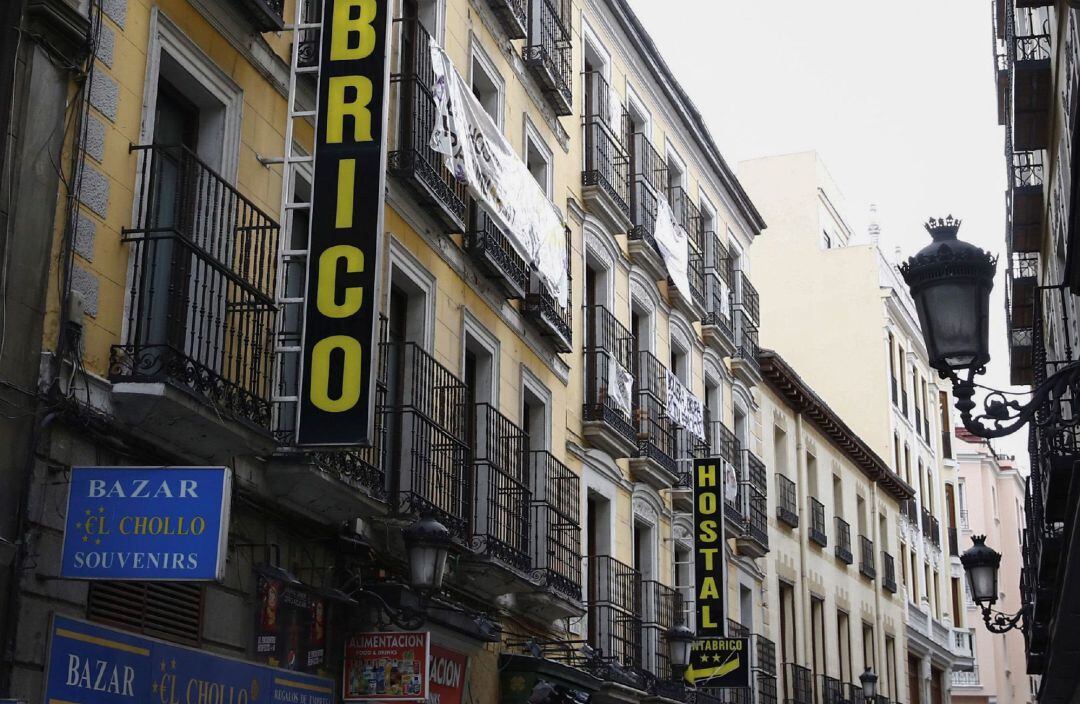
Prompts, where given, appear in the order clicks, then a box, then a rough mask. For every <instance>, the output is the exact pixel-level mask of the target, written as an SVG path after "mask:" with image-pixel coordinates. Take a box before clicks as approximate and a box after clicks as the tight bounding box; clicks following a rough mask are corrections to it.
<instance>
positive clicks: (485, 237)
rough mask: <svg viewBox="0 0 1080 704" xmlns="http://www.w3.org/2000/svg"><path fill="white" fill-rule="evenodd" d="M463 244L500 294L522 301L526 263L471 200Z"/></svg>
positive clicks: (487, 216)
mask: <svg viewBox="0 0 1080 704" xmlns="http://www.w3.org/2000/svg"><path fill="white" fill-rule="evenodd" d="M464 245H465V251H466V252H468V253H469V254H470V255H471V256H472V258H473V260H474V261H475V262H476V263H477V264H478V265H479V266H480V268H481V269H483V271H484V272H485V273H486V274H487V276H488V278H489V279H490V280H492V281H494V282H495V283H496V284H497V285H498V286H499V288H500V289H501V290H502V292H503V295H505V296H506V297H507V298H513V299H522V298H525V292H526V290H527V289H528V287H529V272H530V268H529V264H528V263H527V262H526V261H525V258H524V257H523V256H522V255H521V254H520V253H519V252H518V249H517V247H516V246H514V244H513V243H512V242H511V240H510V238H509V237H507V235H506V233H505V232H503V230H502V228H501V227H499V225H498V223H497V222H495V219H494V218H492V217H491V215H489V214H488V212H487V211H486V210H485V209H484V208H483V206H481V205H480V204H479V203H477V202H476V201H475V200H471V201H470V206H469V226H468V228H467V229H466V232H465V238H464Z"/></svg>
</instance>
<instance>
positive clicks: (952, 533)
mask: <svg viewBox="0 0 1080 704" xmlns="http://www.w3.org/2000/svg"><path fill="white" fill-rule="evenodd" d="M947 530H948V533H949V555H950V556H952V557H960V541H959V540H958V538H957V535H956V528H954V527H952V526H949V528H948V529H947Z"/></svg>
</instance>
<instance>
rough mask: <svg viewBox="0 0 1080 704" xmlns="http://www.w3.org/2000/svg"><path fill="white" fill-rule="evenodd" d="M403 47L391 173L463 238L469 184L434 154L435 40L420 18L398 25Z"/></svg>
mask: <svg viewBox="0 0 1080 704" xmlns="http://www.w3.org/2000/svg"><path fill="white" fill-rule="evenodd" d="M394 26H395V28H396V29H397V31H398V34H399V37H400V39H399V41H400V46H401V63H400V72H399V73H396V74H394V75H393V76H391V77H390V82H391V85H392V86H396V88H397V91H398V94H397V135H396V140H397V141H396V144H395V145H394V148H393V150H392V151H390V153H389V156H388V161H387V166H388V171H389V172H390V173H391V174H393V175H394V176H396V177H398V178H400V179H402V181H403V182H405V183H406V184H408V185H409V186H410V187H411V188H412V189H413V190H414V191H415V193H416V195H417V196H418V197H419V198H420V199H421V200H422V201H424V202H425V203H427V204H430V205H433V206H435V207H434V209H433V210H432V212H433V213H434V214H435V215H436V216H437V217H438V218H439V219H440V220H441V221H442V224H443V226H444V227H445V229H446V231H447V232H462V231H463V230H464V229H465V217H466V215H467V211H466V202H467V198H468V196H467V194H466V187H465V184H464V183H462V182H460V181H458V180H457V179H456V178H454V175H453V174H452V173H451V172H450V170H449V169H447V168H446V165H445V163H444V161H443V155H442V154H440V153H438V152H436V151H435V150H434V149H432V148H431V133H432V131H433V130H434V128H435V123H436V120H437V119H438V111H437V110H436V109H435V93H434V91H435V71H434V69H433V68H432V65H431V52H430V51H429V48H428V43H429V41H430V39H431V35H430V34H428V31H427V29H426V28H425V27H424V25H423V24H422V23H421V22H420V20H419V19H417V18H401V19H396V20H394Z"/></svg>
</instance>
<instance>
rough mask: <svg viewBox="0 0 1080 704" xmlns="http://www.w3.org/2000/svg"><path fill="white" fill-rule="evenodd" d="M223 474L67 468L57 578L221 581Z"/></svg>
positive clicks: (216, 470)
mask: <svg viewBox="0 0 1080 704" xmlns="http://www.w3.org/2000/svg"><path fill="white" fill-rule="evenodd" d="M231 498H232V471H231V470H230V469H229V468H228V467H72V469H71V484H70V485H69V487H68V505H67V517H66V519H65V526H64V546H63V556H62V559H61V562H60V576H61V577H64V578H67V579H91V580H93V579H110V580H139V581H151V582H161V581H187V582H190V581H221V580H222V579H223V578H224V576H225V574H224V573H225V556H226V548H227V543H228V538H229V509H230V505H231Z"/></svg>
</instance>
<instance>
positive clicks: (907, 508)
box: [900, 499, 919, 528]
mask: <svg viewBox="0 0 1080 704" xmlns="http://www.w3.org/2000/svg"><path fill="white" fill-rule="evenodd" d="M900 515H901V516H903V517H904V518H906V519H907V520H909V521H911V523H912V525H914V526H915V527H916V528H918V527H919V506H918V504H917V503H916V502H915V499H906V500H904V501H901V502H900Z"/></svg>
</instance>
